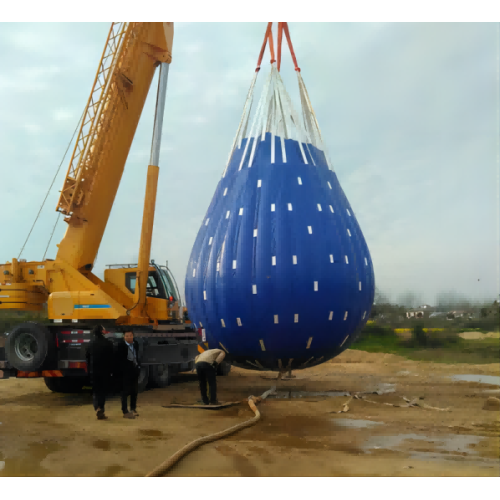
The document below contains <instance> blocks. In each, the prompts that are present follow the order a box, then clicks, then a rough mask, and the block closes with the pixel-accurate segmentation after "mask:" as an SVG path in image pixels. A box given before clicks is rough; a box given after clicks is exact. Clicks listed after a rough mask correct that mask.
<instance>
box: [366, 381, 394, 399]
mask: <svg viewBox="0 0 500 500" xmlns="http://www.w3.org/2000/svg"><path fill="white" fill-rule="evenodd" d="M395 387H396V384H379V385H377V386H376V387H371V388H369V389H368V390H367V391H366V392H367V393H377V394H378V395H379V396H380V395H382V394H389V393H391V392H396V389H395Z"/></svg>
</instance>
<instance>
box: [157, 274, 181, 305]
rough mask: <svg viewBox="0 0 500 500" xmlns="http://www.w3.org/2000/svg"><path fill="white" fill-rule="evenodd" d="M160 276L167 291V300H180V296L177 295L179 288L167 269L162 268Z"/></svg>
mask: <svg viewBox="0 0 500 500" xmlns="http://www.w3.org/2000/svg"><path fill="white" fill-rule="evenodd" d="M160 276H161V279H162V282H163V286H164V287H165V290H166V291H167V298H168V297H173V298H174V300H179V296H178V293H177V288H176V286H175V284H174V282H173V281H172V278H171V277H170V273H169V272H168V271H167V270H166V269H165V268H163V267H162V268H160Z"/></svg>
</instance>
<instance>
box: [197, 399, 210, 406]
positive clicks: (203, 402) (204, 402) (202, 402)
mask: <svg viewBox="0 0 500 500" xmlns="http://www.w3.org/2000/svg"><path fill="white" fill-rule="evenodd" d="M196 404H197V405H208V401H202V400H201V399H199V400H198V401H196Z"/></svg>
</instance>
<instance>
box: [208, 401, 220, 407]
mask: <svg viewBox="0 0 500 500" xmlns="http://www.w3.org/2000/svg"><path fill="white" fill-rule="evenodd" d="M210 405H211V406H219V405H220V403H219V402H218V401H210Z"/></svg>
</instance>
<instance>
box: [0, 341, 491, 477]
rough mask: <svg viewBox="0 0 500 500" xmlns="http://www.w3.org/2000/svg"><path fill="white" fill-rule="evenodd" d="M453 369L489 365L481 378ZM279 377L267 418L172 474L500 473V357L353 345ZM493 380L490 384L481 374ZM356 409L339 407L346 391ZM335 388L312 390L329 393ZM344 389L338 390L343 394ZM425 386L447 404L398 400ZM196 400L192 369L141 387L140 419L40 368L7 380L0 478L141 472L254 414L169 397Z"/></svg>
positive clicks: (249, 386) (231, 395) (237, 376)
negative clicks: (422, 355)
mask: <svg viewBox="0 0 500 500" xmlns="http://www.w3.org/2000/svg"><path fill="white" fill-rule="evenodd" d="M455 374H462V375H463V374H473V375H482V376H483V377H484V376H485V375H486V376H488V377H489V378H483V379H482V382H481V383H479V382H466V381H456V380H453V379H452V378H450V376H452V375H455ZM295 375H296V378H294V379H292V380H283V381H280V382H278V384H277V389H278V391H279V392H278V396H279V397H278V398H272V399H268V400H266V401H265V402H264V403H262V404H261V405H260V411H261V414H262V418H261V420H260V421H259V422H258V423H257V424H256V425H255V426H254V427H251V428H248V429H245V430H243V431H241V432H239V433H238V434H236V435H233V436H231V437H229V438H227V439H225V440H223V441H218V442H215V443H211V444H207V445H205V446H203V447H202V448H200V449H198V450H196V451H194V452H193V453H192V454H190V455H188V456H187V457H186V458H184V459H183V460H182V461H181V462H180V463H179V464H178V465H177V466H176V467H175V469H173V470H172V471H171V472H170V473H169V475H171V476H498V475H499V474H500V467H499V465H500V464H499V449H500V447H499V443H500V419H499V417H500V412H499V411H498V410H496V411H487V410H483V405H484V402H485V401H486V399H487V398H488V397H489V396H497V397H500V389H499V387H498V385H500V365H499V364H494V365H476V366H474V365H449V364H437V363H425V362H415V361H409V360H406V359H405V358H401V357H398V356H394V355H390V354H370V353H365V352H362V351H349V350H348V351H346V352H345V353H343V354H342V355H341V356H339V357H338V358H336V359H334V360H333V361H331V362H328V363H325V364H323V365H321V366H318V367H315V368H312V369H309V370H305V371H300V372H295ZM275 376H276V374H272V373H260V372H252V371H246V370H241V369H234V368H233V370H232V372H231V374H230V375H229V376H228V377H219V378H218V384H219V400H220V401H236V400H241V399H244V398H246V397H247V396H249V395H260V394H262V393H263V392H264V391H266V390H267V389H269V388H270V387H271V385H273V384H275V383H276V382H273V381H272V380H269V379H267V378H265V377H275ZM485 381H488V382H493V383H496V384H497V385H494V384H485V383H484V382H485ZM377 390H378V391H379V392H380V393H379V394H371V395H366V396H365V397H366V398H368V399H370V401H373V402H372V403H370V402H367V401H363V400H357V399H354V400H352V401H351V402H350V403H349V411H348V412H347V413H340V414H339V413H336V412H337V411H339V410H341V408H342V406H343V404H344V403H345V402H346V401H348V400H349V396H347V395H344V394H345V393H347V392H349V393H351V394H353V393H354V392H358V391H359V392H370V391H377ZM325 392H327V393H328V392H329V393H331V394H315V393H325ZM338 393H340V394H338ZM417 396H420V397H424V400H423V401H424V402H425V403H426V404H428V405H430V406H433V407H438V408H443V409H446V408H448V409H449V411H446V412H445V411H438V410H430V409H423V408H415V407H413V408H396V407H392V406H388V405H384V404H377V403H397V404H399V403H404V400H403V399H402V398H403V397H407V398H410V399H411V398H413V397H417ZM197 399H199V394H198V385H197V381H196V377H195V376H194V375H193V374H182V375H179V376H178V377H176V378H175V380H174V383H173V384H172V385H171V386H170V387H168V388H166V389H153V390H149V391H147V392H145V393H143V394H140V395H139V404H138V411H139V413H140V416H139V417H138V418H137V419H136V420H126V419H124V418H122V415H121V411H120V403H119V400H118V399H117V398H113V399H112V400H110V401H109V402H108V403H107V414H108V416H109V420H107V421H97V420H96V418H95V414H94V412H93V408H92V407H91V394H90V393H89V392H84V393H82V394H71V395H67V394H54V393H51V392H50V391H49V390H48V389H47V388H46V387H45V384H44V382H43V380H41V379H32V380H16V379H10V380H5V381H0V422H1V424H0V469H1V470H0V477H2V476H143V475H145V474H146V473H148V472H149V471H150V470H152V469H153V468H154V467H156V466H157V465H158V464H160V463H161V462H163V461H164V460H165V459H167V458H168V457H169V456H170V455H172V454H173V453H175V452H176V451H177V450H178V449H180V448H181V447H182V446H184V445H185V444H187V443H189V442H190V441H192V440H194V439H196V438H198V437H201V436H203V435H207V434H211V433H214V432H218V431H220V430H223V429H226V428H228V427H230V426H233V425H235V424H236V423H239V422H243V421H245V420H247V419H250V418H251V417H252V416H253V413H252V412H251V411H250V409H249V408H248V406H247V405H246V404H243V405H241V406H239V407H232V408H227V409H224V410H219V411H207V410H194V409H173V408H169V409H167V408H163V407H162V405H166V404H170V403H188V404H191V403H194V402H195V401H196V400H197Z"/></svg>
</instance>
